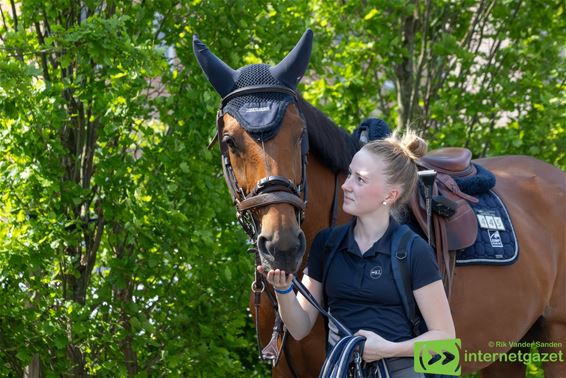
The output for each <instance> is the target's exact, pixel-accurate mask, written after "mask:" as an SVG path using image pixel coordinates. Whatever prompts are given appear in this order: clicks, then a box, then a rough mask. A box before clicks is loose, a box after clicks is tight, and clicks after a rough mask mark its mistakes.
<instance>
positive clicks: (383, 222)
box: [354, 213, 389, 253]
mask: <svg viewBox="0 0 566 378" xmlns="http://www.w3.org/2000/svg"><path fill="white" fill-rule="evenodd" d="M387 227H389V213H386V214H383V213H382V214H379V215H378V214H375V215H374V216H372V217H358V218H357V219H356V226H355V227H354V238H355V239H356V243H358V247H360V250H361V251H362V253H364V252H366V251H367V250H368V249H369V248H371V246H372V245H373V244H374V243H375V242H376V241H378V240H379V239H381V237H382V236H383V235H384V234H385V232H386V231H387Z"/></svg>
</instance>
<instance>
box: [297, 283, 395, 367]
mask: <svg viewBox="0 0 566 378" xmlns="http://www.w3.org/2000/svg"><path fill="white" fill-rule="evenodd" d="M293 285H295V287H296V288H297V290H298V291H299V292H300V293H301V294H302V295H303V296H304V297H305V298H306V300H308V301H309V303H310V304H311V305H313V306H314V308H316V309H317V310H318V311H319V312H320V313H321V314H322V315H324V316H326V317H327V318H328V320H329V321H331V322H332V323H334V324H335V325H336V327H337V328H338V332H339V333H341V334H343V335H345V336H344V337H342V338H341V339H340V340H339V341H338V342H337V343H336V345H334V347H333V348H332V351H331V352H330V355H329V356H328V357H327V358H326V359H325V360H324V364H323V365H322V369H321V371H320V375H319V378H345V377H347V376H348V371H349V369H350V362H353V363H354V377H355V378H363V377H364V375H363V370H362V355H363V351H364V343H365V341H366V338H365V337H363V336H354V335H353V334H352V332H351V331H350V330H349V329H348V328H346V326H344V325H343V324H342V323H341V322H340V321H338V320H337V319H336V318H335V317H334V316H332V315H331V314H330V313H329V312H328V311H326V310H325V309H324V308H322V306H321V305H320V304H319V303H318V302H317V301H316V299H315V298H314V297H313V296H312V294H311V293H310V292H309V291H308V289H307V288H306V287H305V286H304V285H303V283H302V282H301V281H299V280H297V278H296V277H294V278H293ZM377 372H378V375H377V377H380V378H389V369H388V368H387V363H386V362H385V360H383V359H382V360H379V361H377Z"/></svg>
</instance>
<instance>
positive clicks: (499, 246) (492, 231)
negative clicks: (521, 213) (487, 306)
mask: <svg viewBox="0 0 566 378" xmlns="http://www.w3.org/2000/svg"><path fill="white" fill-rule="evenodd" d="M476 198H477V199H478V200H479V202H478V203H477V204H476V203H470V205H471V207H472V209H473V210H474V213H475V214H476V219H477V221H478V236H477V238H476V242H475V243H474V244H472V245H471V246H469V247H468V248H465V249H463V250H461V251H458V252H457V254H456V265H510V264H512V263H514V262H515V260H516V259H517V257H518V256H519V243H518V242H517V236H516V235H515V230H514V229H513V225H512V224H511V218H510V216H509V213H508V212H507V209H506V208H505V205H504V204H503V202H502V201H501V199H499V197H498V196H497V195H496V194H495V192H493V191H492V190H490V191H488V192H485V193H482V194H477V195H476Z"/></svg>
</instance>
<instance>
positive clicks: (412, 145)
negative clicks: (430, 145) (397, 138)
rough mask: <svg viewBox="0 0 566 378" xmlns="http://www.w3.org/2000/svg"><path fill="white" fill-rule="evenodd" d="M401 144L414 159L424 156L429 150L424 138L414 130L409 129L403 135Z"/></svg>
mask: <svg viewBox="0 0 566 378" xmlns="http://www.w3.org/2000/svg"><path fill="white" fill-rule="evenodd" d="M401 145H402V146H403V147H404V149H405V150H406V151H408V152H409V153H408V154H407V155H409V157H410V158H411V159H413V160H416V159H419V158H421V157H423V156H424V154H426V151H427V144H426V142H425V141H424V139H423V138H421V137H420V136H418V135H417V134H416V133H415V132H413V131H408V132H407V133H405V135H403V139H402V140H401Z"/></svg>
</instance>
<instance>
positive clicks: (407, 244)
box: [391, 224, 422, 336]
mask: <svg viewBox="0 0 566 378" xmlns="http://www.w3.org/2000/svg"><path fill="white" fill-rule="evenodd" d="M417 236H418V235H417V234H416V233H415V232H414V231H413V230H411V229H410V228H409V226H407V225H405V224H403V225H401V226H400V227H399V228H398V229H397V230H396V231H395V232H394V234H393V237H392V238H391V270H392V271H393V278H394V281H395V286H397V290H398V291H399V294H400V295H401V302H402V303H403V308H404V309H405V315H406V316H407V318H408V319H409V320H410V321H411V324H412V326H413V334H414V335H415V336H418V335H420V334H421V333H422V332H421V329H420V322H421V318H420V316H419V315H418V314H417V304H416V302H415V297H414V295H413V285H412V283H411V273H410V271H409V264H410V257H411V248H412V246H413V242H414V240H415V239H416V237H417Z"/></svg>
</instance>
